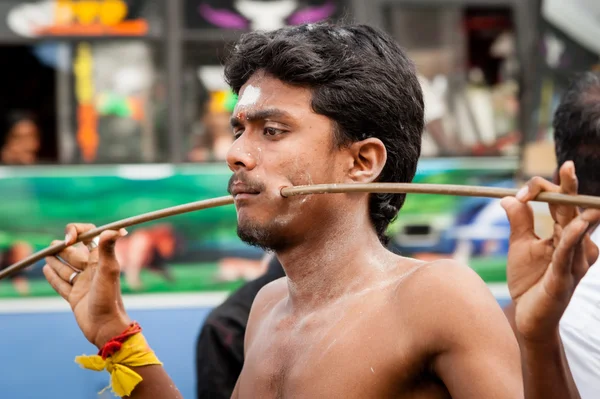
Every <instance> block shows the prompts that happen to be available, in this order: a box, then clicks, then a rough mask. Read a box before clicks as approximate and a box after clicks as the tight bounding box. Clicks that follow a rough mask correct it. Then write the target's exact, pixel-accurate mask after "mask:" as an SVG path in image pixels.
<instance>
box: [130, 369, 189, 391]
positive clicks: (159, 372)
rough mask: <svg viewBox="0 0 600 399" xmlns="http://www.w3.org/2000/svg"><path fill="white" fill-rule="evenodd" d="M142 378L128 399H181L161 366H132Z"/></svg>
mask: <svg viewBox="0 0 600 399" xmlns="http://www.w3.org/2000/svg"><path fill="white" fill-rule="evenodd" d="M131 369H132V370H133V371H135V372H136V373H138V374H139V375H140V376H141V377H142V378H143V379H144V380H143V381H142V382H140V383H139V385H138V386H137V387H136V388H135V389H134V390H133V392H132V393H131V396H127V398H130V399H146V398H148V399H150V398H152V399H155V398H161V399H183V396H182V395H181V393H180V392H179V390H178V389H177V387H176V386H175V384H174V383H173V381H172V380H171V377H169V375H168V374H167V372H166V371H165V369H164V367H162V366H144V367H132V368H131Z"/></svg>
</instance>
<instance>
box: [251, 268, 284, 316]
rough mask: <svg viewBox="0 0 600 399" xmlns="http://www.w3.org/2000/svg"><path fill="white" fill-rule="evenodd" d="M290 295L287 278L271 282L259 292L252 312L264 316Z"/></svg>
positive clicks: (253, 303)
mask: <svg viewBox="0 0 600 399" xmlns="http://www.w3.org/2000/svg"><path fill="white" fill-rule="evenodd" d="M287 295H288V285H287V277H281V278H279V279H277V280H273V281H271V282H270V283H269V284H267V285H265V286H264V287H262V288H261V289H260V291H258V294H257V295H256V298H254V302H252V312H253V313H256V314H257V315H258V314H263V313H264V312H267V311H269V310H270V309H272V308H273V306H275V304H277V303H278V302H279V301H281V300H282V299H283V298H285V297H286V296H287Z"/></svg>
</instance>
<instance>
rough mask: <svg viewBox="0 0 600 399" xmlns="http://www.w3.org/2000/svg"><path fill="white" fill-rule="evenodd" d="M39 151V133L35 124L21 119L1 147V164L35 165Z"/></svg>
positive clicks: (11, 129)
mask: <svg viewBox="0 0 600 399" xmlns="http://www.w3.org/2000/svg"><path fill="white" fill-rule="evenodd" d="M39 149H40V132H39V129H38V127H37V125H36V124H35V122H33V121H31V120H29V119H23V120H21V121H19V122H17V123H15V124H14V125H13V126H12V127H11V128H10V130H9V131H8V133H7V134H6V140H5V142H4V145H3V146H2V153H1V157H2V163H4V164H7V165H31V164H34V163H36V161H37V154H38V151H39Z"/></svg>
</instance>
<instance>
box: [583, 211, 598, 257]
mask: <svg viewBox="0 0 600 399" xmlns="http://www.w3.org/2000/svg"><path fill="white" fill-rule="evenodd" d="M580 217H581V218H582V219H583V220H586V221H588V222H589V223H590V227H589V228H588V230H587V232H586V236H585V238H584V242H585V251H586V256H587V261H588V264H589V265H593V264H595V263H596V262H597V261H598V257H599V256H600V248H598V246H597V245H596V244H595V243H594V242H593V241H592V239H591V237H590V236H591V233H592V231H594V229H599V228H600V226H599V223H600V209H588V210H586V211H584V212H583V213H582V214H581V216H580Z"/></svg>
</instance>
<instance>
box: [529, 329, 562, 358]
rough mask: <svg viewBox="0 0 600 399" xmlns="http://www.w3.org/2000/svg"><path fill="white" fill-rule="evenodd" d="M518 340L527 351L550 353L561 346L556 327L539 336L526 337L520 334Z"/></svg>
mask: <svg viewBox="0 0 600 399" xmlns="http://www.w3.org/2000/svg"><path fill="white" fill-rule="evenodd" d="M519 341H521V346H522V347H523V349H524V350H525V351H526V352H528V353H532V354H533V353H538V352H539V353H547V354H549V353H551V352H553V351H554V350H557V349H560V348H561V346H562V343H561V340H560V333H559V331H558V328H557V329H556V330H552V331H550V332H549V333H548V334H544V335H543V336H539V337H526V336H524V335H522V334H521V336H520V339H519Z"/></svg>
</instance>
